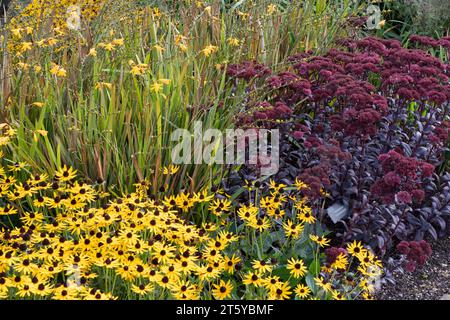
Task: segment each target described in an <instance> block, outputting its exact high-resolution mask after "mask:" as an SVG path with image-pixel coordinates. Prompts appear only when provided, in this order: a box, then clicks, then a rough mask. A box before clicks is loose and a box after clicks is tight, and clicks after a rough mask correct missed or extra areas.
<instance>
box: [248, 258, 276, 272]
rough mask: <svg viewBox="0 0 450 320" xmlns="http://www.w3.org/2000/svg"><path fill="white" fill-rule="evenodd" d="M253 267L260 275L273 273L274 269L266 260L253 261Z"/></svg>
mask: <svg viewBox="0 0 450 320" xmlns="http://www.w3.org/2000/svg"><path fill="white" fill-rule="evenodd" d="M252 266H253V269H255V270H256V271H257V272H259V273H260V274H263V273H266V272H271V271H272V269H273V266H272V265H271V264H269V263H267V262H266V261H264V260H253V262H252Z"/></svg>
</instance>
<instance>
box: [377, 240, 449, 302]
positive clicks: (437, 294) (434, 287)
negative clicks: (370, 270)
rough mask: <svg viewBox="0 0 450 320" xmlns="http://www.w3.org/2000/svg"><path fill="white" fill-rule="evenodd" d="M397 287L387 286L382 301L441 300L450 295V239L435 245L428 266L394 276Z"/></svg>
mask: <svg viewBox="0 0 450 320" xmlns="http://www.w3.org/2000/svg"><path fill="white" fill-rule="evenodd" d="M394 279H395V285H392V284H386V285H385V286H384V287H383V288H381V290H380V291H379V292H378V294H377V299H380V300H440V299H442V298H443V297H444V296H445V295H449V294H450V237H449V238H447V239H444V240H440V241H438V242H436V243H435V244H433V253H432V255H431V257H430V258H429V259H428V261H427V262H426V264H425V265H424V266H423V267H421V268H419V269H417V270H416V271H415V272H413V273H408V272H404V273H400V272H398V273H396V274H394Z"/></svg>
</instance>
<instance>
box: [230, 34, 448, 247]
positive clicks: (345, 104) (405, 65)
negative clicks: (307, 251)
mask: <svg viewBox="0 0 450 320" xmlns="http://www.w3.org/2000/svg"><path fill="white" fill-rule="evenodd" d="M411 40H412V41H413V42H420V43H421V44H422V45H424V44H425V45H426V44H427V43H426V42H427V40H428V41H430V39H428V38H425V37H414V38H412V39H411ZM432 44H433V45H435V46H439V45H441V46H443V47H445V48H449V46H448V38H442V39H441V40H439V41H434V42H433V43H432ZM340 45H342V46H343V47H344V48H345V50H340V49H331V50H330V51H329V52H328V53H327V54H325V55H323V56H315V55H312V54H310V53H306V54H305V53H302V54H298V55H294V56H292V57H291V58H290V61H291V66H290V67H289V68H287V69H286V70H282V71H278V72H277V73H274V74H271V75H268V74H269V73H270V71H268V70H265V69H264V68H263V67H262V66H258V67H257V65H256V64H254V63H253V64H240V65H234V66H230V67H229V70H228V74H229V75H230V76H231V77H235V78H242V79H244V80H245V79H247V80H248V79H249V78H250V77H251V78H252V81H259V82H261V83H264V84H262V85H263V86H264V89H263V90H261V91H264V92H266V93H265V94H259V95H258V96H257V97H258V98H257V100H256V101H251V102H249V104H248V105H247V106H246V110H245V111H244V112H243V113H242V114H241V115H240V117H239V123H240V125H241V126H261V127H267V126H271V127H276V128H279V129H281V130H282V131H283V132H284V134H285V140H284V144H283V146H282V152H283V153H282V157H281V158H282V169H281V170H280V172H279V173H278V175H277V179H278V180H281V181H292V180H293V179H295V178H296V177H298V178H300V179H301V180H302V181H305V182H306V183H307V184H308V185H309V186H310V189H309V190H308V191H307V192H306V194H307V195H308V196H309V197H312V198H314V197H316V196H318V195H319V194H320V190H321V188H325V189H326V190H327V191H328V192H329V193H330V200H329V202H328V205H327V208H325V210H324V212H323V213H324V214H325V213H328V215H329V216H330V217H331V219H332V220H334V222H335V223H336V222H337V221H339V224H337V225H336V226H333V225H330V227H331V228H333V229H334V230H335V231H336V235H337V236H338V237H340V238H341V239H358V240H362V241H364V242H365V243H368V244H370V245H371V246H372V247H373V248H378V249H379V250H380V251H381V252H382V253H384V252H385V251H386V249H389V248H391V246H392V241H393V240H395V239H416V240H420V239H423V238H425V237H427V236H431V237H432V238H434V239H437V237H438V236H439V235H443V234H444V233H445V232H447V231H448V225H449V216H450V202H449V201H450V175H449V174H448V171H447V170H448V163H447V161H446V152H447V151H448V148H447V146H448V141H449V130H450V123H449V121H448V114H449V102H450V85H449V83H448V70H449V69H448V65H447V64H444V63H443V62H442V61H440V60H439V59H438V58H435V57H433V56H431V55H430V54H428V53H427V52H426V51H424V50H420V49H405V48H402V47H401V44H400V43H399V42H397V41H395V40H381V39H376V38H366V39H363V40H360V41H354V40H348V39H347V40H342V41H340ZM251 70H253V72H250V71H251ZM258 70H264V72H263V73H261V72H259V71H258ZM244 75H245V76H244ZM261 97H262V100H261ZM337 216H339V217H338V218H336V217H337Z"/></svg>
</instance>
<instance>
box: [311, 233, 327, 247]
mask: <svg viewBox="0 0 450 320" xmlns="http://www.w3.org/2000/svg"><path fill="white" fill-rule="evenodd" d="M309 238H310V239H311V240H312V241H314V242H315V243H317V244H318V245H319V246H321V247H322V248H324V247H327V246H329V245H330V241H331V240H329V239H327V238H325V237H323V236H317V235H315V234H311V235H309Z"/></svg>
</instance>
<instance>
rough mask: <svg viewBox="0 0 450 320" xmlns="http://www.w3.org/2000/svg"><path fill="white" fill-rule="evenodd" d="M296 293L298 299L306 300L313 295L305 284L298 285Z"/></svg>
mask: <svg viewBox="0 0 450 320" xmlns="http://www.w3.org/2000/svg"><path fill="white" fill-rule="evenodd" d="M294 292H295V295H296V296H297V297H299V298H300V299H304V298H306V297H308V296H309V295H310V294H311V289H310V288H308V287H307V286H305V285H303V284H299V285H297V287H295V290H294Z"/></svg>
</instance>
